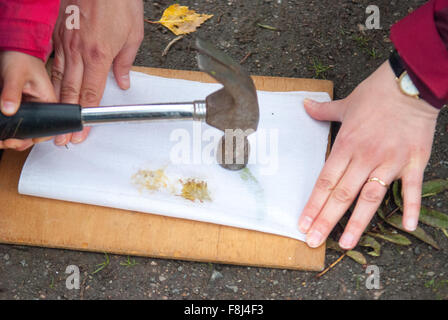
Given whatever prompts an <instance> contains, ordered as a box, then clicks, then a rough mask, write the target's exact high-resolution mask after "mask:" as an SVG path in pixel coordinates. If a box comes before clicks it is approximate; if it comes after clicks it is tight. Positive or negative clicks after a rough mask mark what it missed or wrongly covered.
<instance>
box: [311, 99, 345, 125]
mask: <svg viewBox="0 0 448 320" xmlns="http://www.w3.org/2000/svg"><path fill="white" fill-rule="evenodd" d="M303 105H304V106H305V110H306V112H307V113H308V114H309V115H310V116H311V117H312V118H313V119H316V120H319V121H339V122H341V121H342V118H343V115H344V112H345V109H346V106H345V100H336V101H331V102H317V101H314V100H311V99H305V100H304V101H303Z"/></svg>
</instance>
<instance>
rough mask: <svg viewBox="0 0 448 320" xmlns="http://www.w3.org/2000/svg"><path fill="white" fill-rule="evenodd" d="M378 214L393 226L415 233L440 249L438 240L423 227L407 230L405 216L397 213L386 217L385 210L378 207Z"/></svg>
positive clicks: (415, 235)
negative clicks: (404, 225)
mask: <svg viewBox="0 0 448 320" xmlns="http://www.w3.org/2000/svg"><path fill="white" fill-rule="evenodd" d="M378 215H379V216H380V217H381V218H382V219H383V220H384V221H386V222H387V223H388V224H390V225H391V226H393V227H395V228H397V229H399V230H401V231H404V232H407V233H409V234H411V235H413V236H414V237H416V238H417V239H420V240H422V241H423V242H426V243H427V244H429V245H431V246H432V247H434V248H436V249H440V248H439V245H438V244H437V242H436V241H435V240H434V239H433V238H432V237H431V236H430V235H428V234H427V233H426V232H425V231H424V230H423V229H422V228H420V227H417V229H416V230H415V231H412V232H409V231H407V230H405V229H404V228H403V225H402V223H401V222H402V220H403V216H402V215H401V214H395V215H393V216H391V217H388V218H386V217H385V216H384V213H383V211H382V210H381V208H379V209H378Z"/></svg>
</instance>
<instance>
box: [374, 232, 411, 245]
mask: <svg viewBox="0 0 448 320" xmlns="http://www.w3.org/2000/svg"><path fill="white" fill-rule="evenodd" d="M369 235H371V236H373V237H377V238H380V239H383V240H386V241H389V242H392V243H395V244H399V245H401V246H408V245H410V244H411V243H412V242H411V241H410V240H409V239H408V238H406V237H405V236H403V235H401V234H398V233H396V234H394V233H390V232H387V233H373V232H369Z"/></svg>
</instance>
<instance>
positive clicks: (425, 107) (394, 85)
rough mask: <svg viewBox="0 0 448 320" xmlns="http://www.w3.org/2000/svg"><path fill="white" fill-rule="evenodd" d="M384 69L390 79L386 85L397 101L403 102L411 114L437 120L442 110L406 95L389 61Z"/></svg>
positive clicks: (384, 65)
mask: <svg viewBox="0 0 448 320" xmlns="http://www.w3.org/2000/svg"><path fill="white" fill-rule="evenodd" d="M382 68H383V70H384V71H383V72H384V73H385V76H386V78H387V79H388V80H387V84H386V83H385V84H384V85H385V86H387V87H388V92H389V93H390V94H392V95H393V96H394V97H395V98H394V100H395V101H397V102H398V101H401V102H402V103H401V105H405V106H406V109H407V110H412V111H411V112H413V113H415V114H417V115H420V116H423V117H429V118H432V119H437V116H438V115H439V112H440V109H437V108H435V107H434V106H432V105H431V104H429V103H428V102H426V101H425V100H423V99H420V98H416V97H413V96H410V95H407V94H404V93H403V91H402V90H401V89H400V85H399V83H398V82H397V77H396V75H395V73H394V70H393V69H392V67H391V65H390V63H389V62H388V61H386V62H385V63H384V64H383V66H382ZM386 78H385V79H386Z"/></svg>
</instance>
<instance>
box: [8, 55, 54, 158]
mask: <svg viewBox="0 0 448 320" xmlns="http://www.w3.org/2000/svg"><path fill="white" fill-rule="evenodd" d="M0 89H1V98H0V105H1V112H2V113H3V114H4V115H6V116H12V115H14V114H15V113H16V112H17V110H19V106H20V103H21V101H22V97H23V98H26V100H28V101H36V102H37V101H39V102H56V96H55V93H54V90H53V86H52V84H51V81H50V78H49V77H48V73H47V70H46V69H45V65H44V63H43V61H42V60H40V59H38V58H36V57H33V56H30V55H28V54H25V53H21V52H15V51H4V52H1V53H0ZM49 139H51V138H43V139H26V140H19V139H7V140H4V141H0V149H15V150H17V151H23V150H26V149H28V148H29V147H31V146H32V145H33V144H34V143H37V142H41V141H44V140H49Z"/></svg>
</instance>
